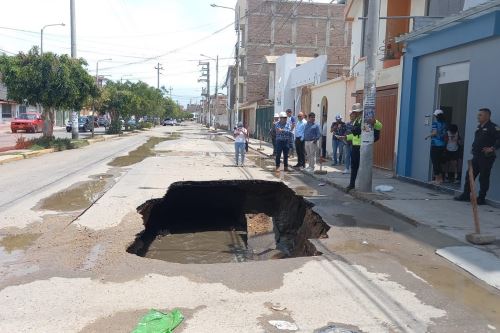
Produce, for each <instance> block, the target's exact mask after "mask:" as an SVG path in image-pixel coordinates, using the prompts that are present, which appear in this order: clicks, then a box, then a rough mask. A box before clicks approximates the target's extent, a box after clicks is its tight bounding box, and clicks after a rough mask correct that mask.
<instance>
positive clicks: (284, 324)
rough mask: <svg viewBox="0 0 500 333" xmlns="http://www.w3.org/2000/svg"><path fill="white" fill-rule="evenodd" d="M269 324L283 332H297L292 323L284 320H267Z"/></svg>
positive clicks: (295, 326)
mask: <svg viewBox="0 0 500 333" xmlns="http://www.w3.org/2000/svg"><path fill="white" fill-rule="evenodd" d="M269 324H271V325H273V326H274V327H276V328H277V329H279V330H284V331H297V330H298V329H299V328H298V327H297V325H295V324H294V323H291V322H289V321H285V320H269Z"/></svg>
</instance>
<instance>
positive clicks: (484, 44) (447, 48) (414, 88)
mask: <svg viewBox="0 0 500 333" xmlns="http://www.w3.org/2000/svg"><path fill="white" fill-rule="evenodd" d="M499 59H500V13H499V12H493V13H489V14H486V15H483V16H481V17H478V18H476V19H473V20H469V21H465V22H461V23H459V24H458V25H455V26H451V27H449V28H448V29H446V30H442V31H437V32H434V33H432V34H430V35H428V36H426V37H423V38H421V39H418V40H415V41H410V42H409V43H408V45H407V52H406V54H405V57H404V62H403V81H402V87H401V89H402V92H401V112H400V124H399V126H400V129H399V138H398V139H399V144H398V155H397V174H398V175H401V176H406V177H410V178H413V179H417V180H420V181H428V180H429V175H430V169H429V168H430V163H429V151H430V142H429V141H428V140H427V141H426V140H424V137H425V136H426V135H428V134H429V131H430V128H429V127H428V126H425V124H424V120H425V116H428V115H431V114H432V111H433V110H434V108H435V100H436V93H437V82H436V81H437V80H436V73H437V70H438V67H440V66H445V65H449V64H454V63H458V62H470V74H469V92H468V102H467V110H468V111H467V116H466V131H465V134H464V133H462V134H463V136H464V137H465V143H464V147H465V152H464V164H465V163H466V160H467V159H468V158H470V157H471V156H470V153H469V151H470V147H471V144H472V140H473V135H474V131H475V128H476V126H477V121H476V113H477V112H476V111H477V110H478V109H479V108H480V107H489V108H491V109H492V110H493V117H492V118H493V121H494V122H496V123H497V124H500V98H499V96H500V60H499ZM499 155H500V154H499ZM465 169H466V168H465V167H464V170H465ZM495 184H498V185H497V186H495ZM488 198H489V199H491V200H494V201H499V202H500V156H499V158H498V161H497V162H496V163H495V166H494V168H493V172H492V177H491V186H490V192H489V193H488Z"/></svg>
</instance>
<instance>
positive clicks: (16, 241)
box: [0, 234, 41, 253]
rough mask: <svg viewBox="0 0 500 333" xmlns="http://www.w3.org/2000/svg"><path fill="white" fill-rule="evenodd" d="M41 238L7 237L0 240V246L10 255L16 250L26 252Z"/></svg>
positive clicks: (31, 236) (21, 235) (28, 236)
mask: <svg viewBox="0 0 500 333" xmlns="http://www.w3.org/2000/svg"><path fill="white" fill-rule="evenodd" d="M40 236H41V234H18V235H8V236H5V237H3V238H2V239H0V246H1V247H3V248H4V250H5V251H6V252H7V253H12V252H13V251H16V250H22V251H24V250H26V249H28V248H29V247H30V246H31V245H33V243H34V242H35V241H36V240H37V239H38V238H39V237H40Z"/></svg>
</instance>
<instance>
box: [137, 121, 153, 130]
mask: <svg viewBox="0 0 500 333" xmlns="http://www.w3.org/2000/svg"><path fill="white" fill-rule="evenodd" d="M153 127H154V124H153V123H152V122H149V121H143V122H141V123H139V125H138V126H137V128H138V129H147V128H153Z"/></svg>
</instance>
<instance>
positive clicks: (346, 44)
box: [242, 0, 351, 103]
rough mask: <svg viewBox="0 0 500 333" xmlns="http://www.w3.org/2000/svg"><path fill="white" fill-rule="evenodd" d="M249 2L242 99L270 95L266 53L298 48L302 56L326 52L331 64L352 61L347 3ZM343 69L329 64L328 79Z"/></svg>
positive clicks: (267, 0)
mask: <svg viewBox="0 0 500 333" xmlns="http://www.w3.org/2000/svg"><path fill="white" fill-rule="evenodd" d="M247 2H248V12H247V19H246V21H245V22H244V24H246V27H245V28H246V29H247V34H246V41H245V45H246V54H247V55H246V57H245V58H244V59H243V66H244V68H242V69H243V70H244V74H246V77H245V80H246V87H245V89H246V93H245V94H244V97H246V98H245V99H244V100H242V102H243V103H245V102H247V101H253V100H257V99H260V98H266V97H267V96H268V93H267V92H268V90H267V89H268V85H269V72H268V70H267V68H268V67H267V66H262V65H259V64H262V63H263V61H264V56H266V55H276V56H280V55H283V54H285V53H292V52H295V53H296V54H297V56H299V57H313V56H314V55H315V54H319V55H322V54H326V55H327V56H328V63H329V64H344V65H345V66H348V65H349V58H350V42H351V41H350V32H349V31H347V33H346V24H345V22H344V8H345V5H336V4H320V3H306V2H298V1H297V2H289V1H278V0H247ZM273 26H274V31H273ZM273 33H274V34H273ZM273 41H274V43H273ZM342 73H343V72H342V67H341V66H329V68H328V76H329V79H331V78H334V77H336V76H339V75H342Z"/></svg>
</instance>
